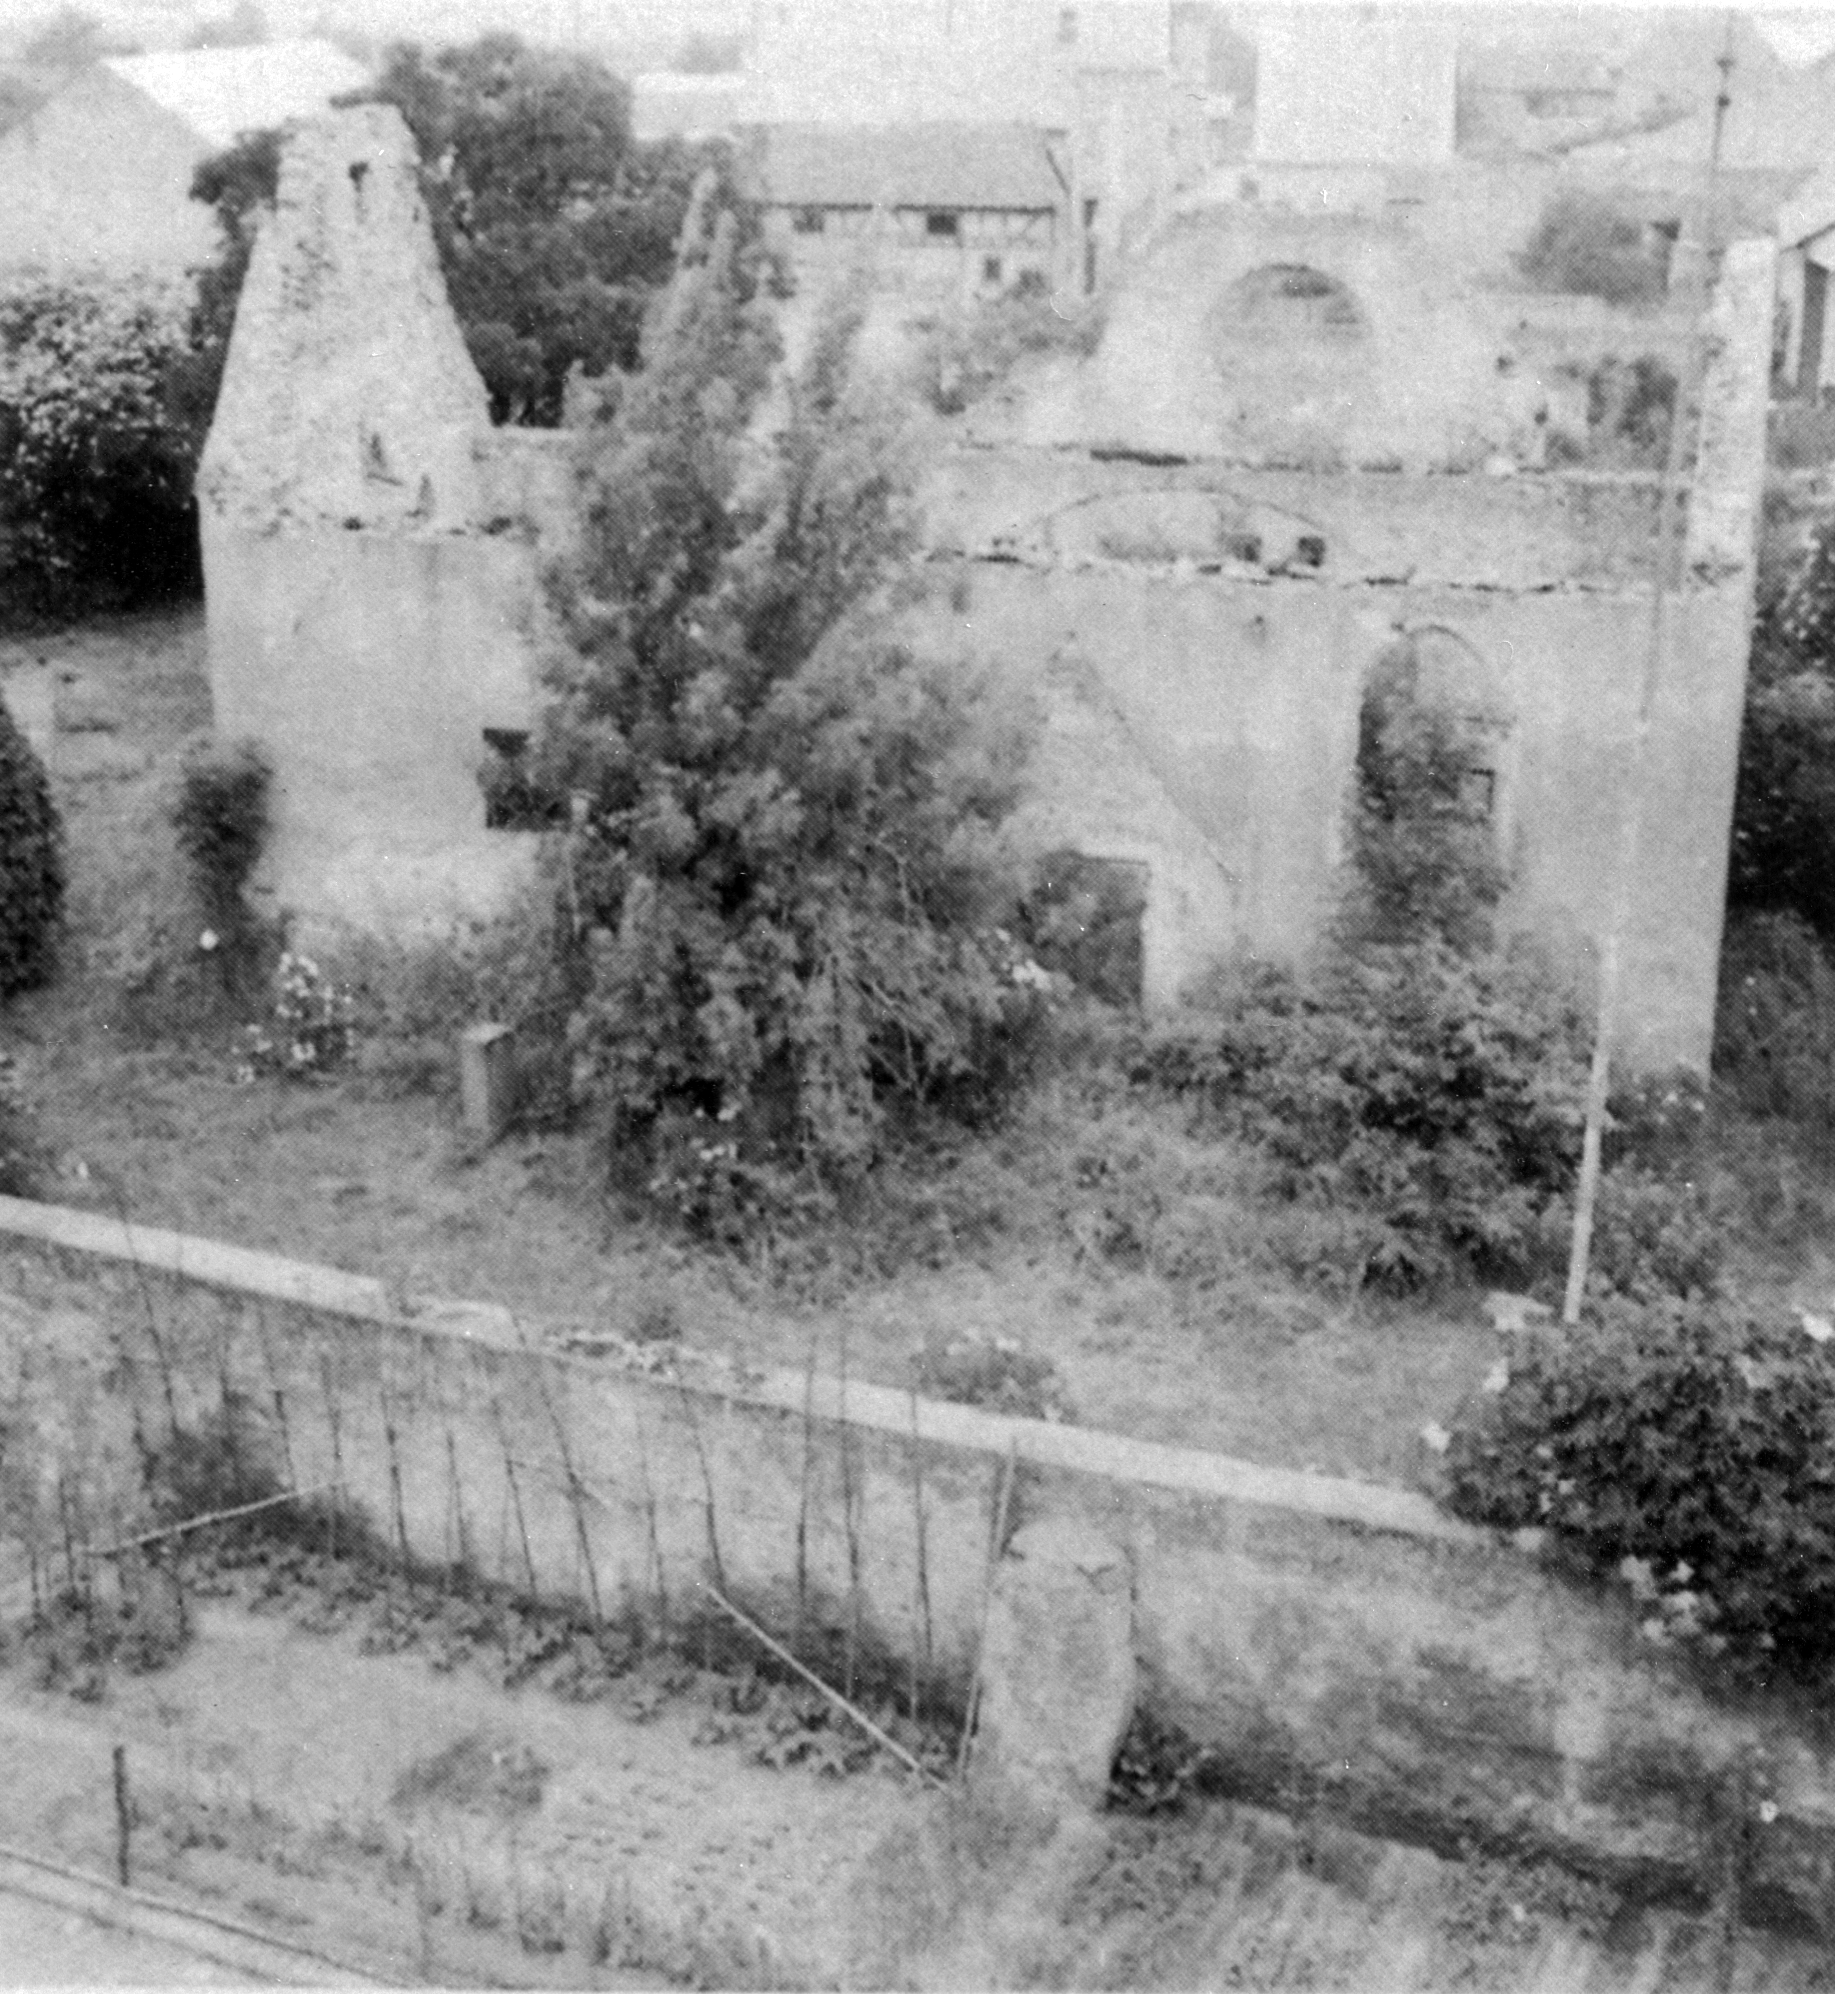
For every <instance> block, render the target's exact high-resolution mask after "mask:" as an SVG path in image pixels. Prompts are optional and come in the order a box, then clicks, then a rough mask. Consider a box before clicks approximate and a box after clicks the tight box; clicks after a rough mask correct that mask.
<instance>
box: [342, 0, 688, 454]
mask: <svg viewBox="0 0 1835 1994" xmlns="http://www.w3.org/2000/svg"><path fill="white" fill-rule="evenodd" d="M376 95H378V96H379V97H381V98H383V99H384V100H386V101H387V102H389V103H392V104H394V105H395V106H396V107H397V108H398V109H399V110H400V111H401V114H402V116H403V117H404V118H405V119H406V120H407V123H408V126H409V128H410V130H412V132H413V133H414V136H415V140H416V142H417V144H418V146H419V149H420V155H421V159H422V162H423V164H424V166H425V168H426V169H427V170H426V180H425V185H426V191H427V197H428V202H429V206H430V209H431V212H432V216H433V226H434V234H435V237H436V238H437V240H438V243H439V250H440V264H441V268H442V269H443V270H444V272H445V274H446V283H447V288H448V290H449V291H450V292H451V295H452V301H453V308H454V310H455V311H456V312H457V313H458V315H459V322H460V324H461V325H462V326H463V327H464V329H465V337H466V343H467V345H468V346H469V347H470V349H471V353H472V358H473V359H474V360H475V361H476V362H477V365H478V370H479V372H480V373H481V374H483V376H484V380H485V385H486V387H487V388H488V389H489V390H490V395H491V413H492V417H493V419H494V420H496V421H498V422H524V423H536V424H552V423H556V422H558V421H559V420H560V419H561V413H562V403H563V397H564V391H565V387H566V382H567V378H568V375H569V374H570V373H572V372H573V371H575V370H576V369H577V370H580V371H582V372H584V373H587V374H600V373H604V372H605V371H606V370H607V369H608V368H613V367H616V368H624V369H628V368H630V367H633V366H635V364H636V362H637V357H638V350H639V346H640V343H641V337H642V331H643V320H644V313H645V310H646V308H647V306H648V304H649V301H650V299H651V298H652V297H653V296H654V294H655V293H656V291H657V290H658V289H659V288H660V287H661V286H662V285H663V284H664V283H666V282H667V281H668V277H669V271H670V265H671V261H672V258H673V255H674V249H675V242H676V237H677V235H678V233H679V232H680V229H681V226H682V221H683V217H684V216H685V214H686V212H687V207H688V200H689V194H690V191H691V189H692V187H693V185H694V180H695V175H696V173H697V172H698V171H699V170H701V169H702V167H703V166H704V165H705V164H706V163H707V159H706V154H705V152H704V151H703V150H700V149H697V148H693V147H689V146H686V145H683V144H680V143H679V142H664V143H661V144H658V145H638V144H636V143H635V142H634V141H633V140H632V137H631V121H630V93H629V91H628V90H627V89H626V88H625V86H624V85H623V84H622V83H621V82H619V81H618V79H617V78H616V77H614V76H612V75H611V73H610V72H609V71H608V70H606V69H605V68H604V67H603V66H602V65H601V64H599V63H598V62H596V61H594V60H593V59H592V58H591V57H587V56H580V55H573V54H562V53H556V52H552V51H546V50H539V49H532V48H530V47H528V46H527V45H526V44H524V43H523V42H521V41H520V40H518V39H517V37H516V36H514V35H507V34H496V35H486V36H484V37H482V38H481V39H480V40H478V41H476V42H473V43H470V44H469V45H467V46H465V47H462V48H449V49H444V50H442V51H440V52H439V53H438V54H436V55H433V56H428V55H426V54H424V53H423V52H422V51H421V50H420V49H419V48H418V47H414V46H411V45H410V46H403V47H399V48H397V49H396V50H395V51H394V52H393V53H392V55H391V56H390V58H389V60H388V62H387V64H386V65H385V67H384V70H383V75H382V79H381V82H380V83H379V85H378V86H377V91H376Z"/></svg>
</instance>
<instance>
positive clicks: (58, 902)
mask: <svg viewBox="0 0 1835 1994" xmlns="http://www.w3.org/2000/svg"><path fill="white" fill-rule="evenodd" d="M63 906H64V848H63V826H62V823H61V822H60V820H59V817H58V812H57V805H56V802H55V801H54V800H53V798H52V795H51V783H50V779H49V778H48V777H47V776H46V774H45V768H44V764H43V763H42V762H41V761H40V760H39V759H38V756H37V754H36V753H35V752H34V750H33V747H32V744H31V742H29V741H28V740H27V739H26V737H25V736H24V734H22V733H21V732H20V730H19V728H18V726H17V725H16V724H15V723H14V720H13V717H12V715H11V714H10V713H8V712H7V710H6V706H5V704H4V702H0V1000H4V999H5V998H8V997H12V996H16V995H17V994H18V993H19V992H20V991H22V990H30V989H33V988H34V987H36V986H37V985H38V984H41V983H43V982H44V981H45V980H46V979H47V978H48V977H49V976H50V974H51V969H52V965H53V962H54V960H55V953H56V946H57V933H58V926H59V923H60V921H61V919H62V915H63Z"/></svg>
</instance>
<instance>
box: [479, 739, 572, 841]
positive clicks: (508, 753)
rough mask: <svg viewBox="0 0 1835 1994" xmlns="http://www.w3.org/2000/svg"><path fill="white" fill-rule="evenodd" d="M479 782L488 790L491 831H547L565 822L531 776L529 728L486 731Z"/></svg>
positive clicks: (486, 822)
mask: <svg viewBox="0 0 1835 1994" xmlns="http://www.w3.org/2000/svg"><path fill="white" fill-rule="evenodd" d="M478 782H479V786H480V788H482V789H483V791H484V828H485V829H486V830H487V831H545V830H547V829H548V828H549V827H550V826H551V825H554V824H558V823H559V822H560V821H561V818H562V815H563V812H562V810H561V807H560V805H559V804H558V803H557V802H556V801H555V799H554V798H553V797H552V796H549V795H546V794H545V793H544V792H543V790H542V789H541V787H540V786H539V785H538V784H537V783H536V781H535V779H534V777H533V776H532V775H531V773H530V770H529V734H528V730H527V729H526V728H522V727H487V728H485V730H484V765H483V767H482V768H481V769H480V770H479V771H478Z"/></svg>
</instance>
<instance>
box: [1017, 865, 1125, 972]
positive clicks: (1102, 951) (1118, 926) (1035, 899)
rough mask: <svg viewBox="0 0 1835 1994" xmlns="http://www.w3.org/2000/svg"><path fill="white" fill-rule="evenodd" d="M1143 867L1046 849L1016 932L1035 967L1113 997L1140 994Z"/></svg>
mask: <svg viewBox="0 0 1835 1994" xmlns="http://www.w3.org/2000/svg"><path fill="white" fill-rule="evenodd" d="M1142 871H1144V868H1139V867H1135V866H1131V865H1126V864H1122V863H1118V862H1116V861H1113V860H1108V859H1099V858H1094V859H1093V858H1088V857H1086V856H1085V855H1084V854H1083V853H1082V852H1078V851H1073V850H1069V849H1065V850H1059V851H1054V852H1049V853H1047V854H1046V855H1045V857H1044V858H1042V859H1041V860H1040V861H1039V862H1038V865H1037V867H1036V868H1035V869H1034V872H1033V876H1032V884H1031V888H1030V890H1029V891H1028V893H1027V895H1026V898H1025V902H1024V904H1023V906H1022V908H1021V910H1020V916H1019V935H1020V939H1021V940H1022V941H1023V942H1024V943H1025V944H1026V947H1027V949H1028V951H1029V953H1030V954H1031V956H1032V957H1033V959H1034V960H1035V961H1036V962H1037V963H1038V964H1039V966H1040V967H1041V968H1042V969H1045V970H1048V971H1050V972H1051V973H1052V974H1053V975H1055V976H1060V977H1063V978H1064V979H1066V980H1067V981H1068V982H1069V983H1070V984H1071V985H1072V986H1074V987H1075V988H1076V989H1078V990H1081V991H1083V992H1085V993H1086V994H1087V995H1089V996H1091V997H1094V998H1097V999H1098V1000H1099V1001H1100V1002H1102V1003H1105V1004H1114V1005H1122V1006H1126V1005H1137V1004H1139V1002H1140V1001H1141V978H1142V973H1143V967H1144V965H1143V958H1142V947H1141V944H1142V920H1143V917H1144V915H1145V911H1146V888H1145V885H1144V883H1143V881H1142V880H1141V879H1140V878H1139V877H1138V876H1137V875H1138V874H1139V873H1140V872H1142Z"/></svg>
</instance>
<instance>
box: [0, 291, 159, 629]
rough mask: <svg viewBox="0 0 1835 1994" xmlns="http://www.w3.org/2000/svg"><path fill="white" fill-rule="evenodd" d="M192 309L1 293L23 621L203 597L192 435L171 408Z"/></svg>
mask: <svg viewBox="0 0 1835 1994" xmlns="http://www.w3.org/2000/svg"><path fill="white" fill-rule="evenodd" d="M184 345H185V328H184V315H183V309H182V305H181V304H180V302H179V301H178V300H177V299H176V298H174V297H171V296H168V295H167V294H165V293H164V292H161V291H158V290H155V289H151V288H147V287H144V286H140V285H136V284H131V283H126V282H113V283H108V284H106V285H102V284H98V285H97V286H94V287H87V288H86V287H83V286H79V285H75V284H63V283H49V282H43V281H36V282H30V283H28V284H26V285H25V286H24V287H23V288H20V289H16V290H14V291H12V292H11V293H10V294H8V295H7V296H5V297H0V593H4V596H5V599H6V600H7V602H8V605H9V607H10V608H11V610H12V612H13V613H14V614H15V615H18V614H20V613H36V614H41V615H42V614H68V613H72V612H75V611H82V610H92V609H102V608H120V607H125V606H129V605H132V604H135V603H141V602H147V601H152V600H157V599H160V598H165V597H170V596H175V595H181V594H185V593H189V592H191V591H194V590H195V589H196V588H197V586H198V583H199V564H198V547H197V524H196V518H195V514H194V512H193V509H192V502H191V474H192V468H193V439H192V438H190V437H189V436H188V435H187V433H186V432H185V430H184V429H183V428H182V426H181V425H179V424H177V423H176V422H175V421H174V420H173V418H172V415H171V413H170V411H169V409H168V405H167V401H166V393H165V388H166V377H167V370H168V368H169V366H170V365H171V364H172V363H173V362H174V360H175V358H176V356H177V355H178V354H179V353H180V352H182V350H183V349H184Z"/></svg>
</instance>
